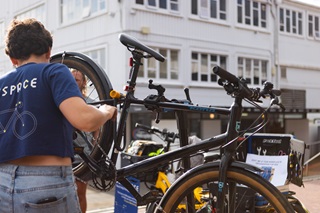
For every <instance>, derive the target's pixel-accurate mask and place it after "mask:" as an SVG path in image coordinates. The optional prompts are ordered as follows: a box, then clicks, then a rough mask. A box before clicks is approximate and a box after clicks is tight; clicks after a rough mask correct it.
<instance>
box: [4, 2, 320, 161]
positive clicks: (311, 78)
mask: <svg viewBox="0 0 320 213" xmlns="http://www.w3.org/2000/svg"><path fill="white" fill-rule="evenodd" d="M1 3H2V4H1V7H0V40H1V43H0V74H1V75H2V74H5V73H6V72H8V71H9V70H11V69H12V65H11V64H10V62H9V60H8V58H7V56H6V55H5V54H4V44H3V42H2V41H3V39H4V35H5V30H6V27H7V25H8V24H9V22H10V21H11V20H12V19H13V18H25V17H34V18H37V19H39V20H41V21H42V22H43V23H44V25H45V26H46V27H47V28H48V29H49V30H50V31H51V33H52V35H53V38H54V46H53V51H52V52H53V54H54V53H57V52H61V51H77V52H82V53H85V54H87V55H89V56H90V57H91V58H93V59H94V60H95V61H96V62H97V63H99V64H100V65H101V66H102V67H103V68H104V70H105V72H106V73H107V75H108V77H109V79H110V80H111V82H112V84H113V88H114V89H116V90H120V91H121V90H122V88H123V85H124V84H125V82H126V80H127V78H128V74H129V66H128V64H129V63H128V60H129V57H130V53H129V52H128V51H127V49H126V48H125V47H124V46H123V45H122V44H121V43H120V42H119V40H118V35H119V33H123V32H124V33H127V34H130V35H132V36H134V37H136V38H137V39H138V40H140V41H141V42H143V43H145V44H146V45H148V46H150V47H152V48H154V49H155V50H157V51H159V52H160V53H161V54H162V55H164V56H165V57H166V59H167V60H166V61H165V62H164V63H160V62H158V61H156V60H154V59H150V60H145V61H144V66H143V69H142V70H141V72H140V76H139V78H138V83H137V89H136V92H135V94H136V96H137V97H139V98H145V97H146V96H147V95H148V94H150V92H153V93H154V91H149V89H148V88H147V84H148V80H149V79H150V78H152V79H153V80H154V83H155V84H162V85H163V86H164V87H165V88H166V92H165V95H166V97H167V98H168V99H172V98H176V99H177V98H180V99H185V98H186V97H185V94H184V92H183V88H185V87H187V88H189V89H190V96H191V100H192V101H193V103H198V104H207V105H214V106H222V107H226V106H230V104H231V103H232V98H231V97H229V96H227V95H226V94H225V91H224V90H223V89H222V88H221V86H219V85H218V83H217V77H216V76H215V75H213V73H212V68H213V66H214V65H219V66H221V67H223V68H225V69H227V70H229V71H230V72H232V73H233V74H235V75H237V76H241V77H243V78H245V79H246V80H247V81H248V82H249V83H250V86H251V87H258V86H261V85H262V84H263V83H264V82H265V81H271V82H273V83H274V84H275V88H276V89H281V91H282V98H281V100H282V103H283V105H284V106H285V107H286V108H287V110H286V111H285V112H282V111H281V110H279V109H273V110H272V113H270V118H271V120H270V123H269V125H267V126H266V127H265V128H264V129H263V132H269V133H289V134H294V135H295V136H296V137H297V138H298V139H300V140H303V141H305V142H306V143H307V144H308V145H310V149H309V150H308V151H307V156H306V158H309V157H311V156H313V155H314V154H315V153H317V152H318V151H320V148H319V147H318V145H317V141H319V140H320V130H319V126H320V98H318V97H319V96H318V95H319V93H320V84H319V79H320V59H319V58H320V6H317V5H312V4H306V3H302V2H300V1H297V0H237V1H236V0H232V1H228V0H184V1H182V0H56V1H49V0H24V1H21V0H10V1H2V2H1ZM262 105H264V106H267V102H265V103H263V104H262ZM243 113H244V118H243V121H242V123H243V124H245V125H246V124H249V123H250V122H252V121H253V120H254V119H255V118H256V117H257V116H258V113H257V112H256V111H255V110H254V109H253V108H252V107H250V106H249V105H245V110H244V112H243ZM154 118H155V115H154V114H153V113H151V112H148V111H147V110H146V109H145V108H144V107H134V108H133V109H132V112H131V114H130V117H129V119H128V121H129V123H128V125H127V126H128V128H127V139H128V140H132V139H137V138H139V137H144V136H143V135H142V136H141V135H139V134H136V132H137V131H135V130H134V124H135V123H136V122H139V123H142V124H146V125H155V123H154ZM227 119H228V118H227V117H223V116H219V115H216V114H213V113H211V114H208V113H203V114H192V113H190V114H189V115H188V121H189V123H190V131H191V134H196V135H197V136H198V137H200V138H206V137H210V136H212V135H213V134H218V133H220V132H222V131H224V130H225V128H226V123H227ZM157 125H158V126H159V127H160V128H161V127H166V128H168V129H170V130H175V129H176V125H175V122H174V115H173V113H172V114H171V113H166V114H164V115H162V116H161V121H160V123H159V124H157Z"/></svg>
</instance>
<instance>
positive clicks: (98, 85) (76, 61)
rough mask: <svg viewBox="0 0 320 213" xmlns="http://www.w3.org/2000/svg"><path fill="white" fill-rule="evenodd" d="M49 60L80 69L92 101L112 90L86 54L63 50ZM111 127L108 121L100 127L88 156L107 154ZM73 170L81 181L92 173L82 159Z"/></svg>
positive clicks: (86, 179)
mask: <svg viewBox="0 0 320 213" xmlns="http://www.w3.org/2000/svg"><path fill="white" fill-rule="evenodd" d="M50 62H51V63H62V64H64V65H66V66H67V67H69V68H70V69H71V68H74V69H76V70H79V71H81V72H82V73H83V74H84V75H85V76H86V77H87V81H88V82H87V87H89V90H90V95H88V98H89V99H91V100H93V102H98V101H101V100H105V99H109V98H110V96H109V93H110V90H112V85H111V83H110V81H109V79H108V76H107V75H106V73H105V72H104V71H103V69H102V68H101V67H100V66H99V65H98V64H96V63H95V62H94V61H93V60H92V59H91V58H89V57H88V56H86V55H84V54H81V53H74V52H64V53H58V54H55V55H53V56H52V57H51V60H50ZM113 129H114V126H113V124H112V122H110V121H108V122H106V123H105V124H104V125H103V126H102V127H101V128H100V134H99V137H98V139H97V141H96V144H95V145H93V148H90V149H89V148H88V149H89V150H88V151H87V152H88V155H90V157H92V158H93V159H95V160H97V161H98V160H100V159H101V156H103V152H105V153H107V154H108V152H109V151H110V149H111V145H112V140H113V136H112V133H113ZM83 134H84V135H85V136H87V135H88V133H85V132H83ZM97 144H99V146H100V147H101V148H102V149H103V150H104V151H102V150H101V148H100V147H99V146H98V145H97ZM86 148H87V147H86ZM73 172H74V175H75V176H76V177H77V178H80V179H81V180H83V181H89V180H91V177H92V176H91V174H92V173H91V172H90V169H89V167H88V166H87V165H86V164H85V163H84V162H83V161H82V162H80V163H78V164H77V165H74V166H73Z"/></svg>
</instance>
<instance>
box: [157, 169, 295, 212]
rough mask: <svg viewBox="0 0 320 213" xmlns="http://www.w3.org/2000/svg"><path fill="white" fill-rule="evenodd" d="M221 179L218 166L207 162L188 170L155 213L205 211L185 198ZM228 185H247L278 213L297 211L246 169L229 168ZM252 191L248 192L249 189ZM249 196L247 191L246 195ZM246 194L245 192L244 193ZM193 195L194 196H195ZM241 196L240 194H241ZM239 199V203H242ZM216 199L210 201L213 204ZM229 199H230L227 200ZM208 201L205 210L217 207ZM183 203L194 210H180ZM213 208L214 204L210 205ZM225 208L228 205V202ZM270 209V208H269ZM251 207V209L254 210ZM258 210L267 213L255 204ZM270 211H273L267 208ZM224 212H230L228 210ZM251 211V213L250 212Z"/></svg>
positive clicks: (172, 187) (278, 193)
mask: <svg viewBox="0 0 320 213" xmlns="http://www.w3.org/2000/svg"><path fill="white" fill-rule="evenodd" d="M218 177H219V167H218V166H217V164H212V163H207V164H204V165H201V166H198V167H196V168H194V169H192V170H189V171H187V172H186V173H185V174H184V175H183V176H181V177H180V178H179V179H178V180H177V181H176V182H175V183H174V184H173V185H172V186H171V187H170V188H169V189H168V191H167V192H166V194H165V195H164V197H163V198H162V199H161V201H160V203H159V206H158V208H157V210H156V212H158V213H160V212H170V213H173V212H188V213H190V212H202V211H200V209H199V208H198V209H196V208H195V207H194V206H191V207H190V204H189V203H187V204H186V203H184V202H185V201H186V199H185V198H186V196H188V195H189V194H190V192H191V193H193V191H194V189H196V188H197V187H202V188H203V189H207V187H208V185H209V184H211V183H213V184H215V183H216V182H217V181H218ZM229 183H237V184H242V185H241V186H246V187H247V188H244V190H249V189H252V190H254V192H256V193H259V194H260V195H262V196H263V197H264V198H265V199H266V200H268V202H269V203H270V204H271V205H272V207H273V208H274V209H275V211H276V212H278V213H290V212H294V210H293V208H292V206H291V204H290V203H289V202H288V200H287V199H286V197H285V196H284V195H283V194H282V193H281V192H280V191H278V190H277V188H276V187H275V186H273V185H272V184H271V183H269V182H268V181H266V180H264V179H263V178H261V176H259V175H257V174H255V173H253V172H250V171H247V170H245V169H243V168H237V167H230V169H229V170H228V172H227V182H226V183H225V186H228V184H229ZM248 188H249V189H248ZM210 193H211V196H212V197H213V194H215V192H214V191H213V190H212V188H211V191H210ZM246 193H247V192H246ZM244 194H245V193H244ZM192 196H194V195H193V194H192ZM238 196H240V198H243V197H241V195H238ZM240 198H239V200H240ZM213 200H214V199H211V201H212V202H214V201H213ZM226 200H227V198H226ZM208 203H209V202H208V200H207V201H204V202H203V203H202V207H208V208H214V207H212V206H211V207H210V206H209V204H208ZM179 204H183V205H185V206H188V208H191V209H184V211H182V209H181V208H180V209H178V205H179ZM210 205H211V204H210ZM237 205H238V206H237V208H240V206H241V205H240V203H239V204H237ZM225 206H228V205H227V203H226V205H225ZM269 207H270V206H269ZM251 208H252V207H251ZM254 208H255V211H253V212H267V211H260V210H263V209H262V208H260V209H259V208H258V209H257V207H256V205H254ZM268 209H269V210H270V209H272V208H268ZM275 211H268V212H275ZM203 212H215V211H213V210H212V209H211V210H210V211H207V209H206V211H203ZM225 212H228V210H226V211H225ZM235 212H246V210H244V211H243V210H238V209H237V210H236V211H235ZM249 212H252V211H250V210H249Z"/></svg>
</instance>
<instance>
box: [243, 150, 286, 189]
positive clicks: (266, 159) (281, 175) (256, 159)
mask: <svg viewBox="0 0 320 213" xmlns="http://www.w3.org/2000/svg"><path fill="white" fill-rule="evenodd" d="M246 163H248V164H251V165H254V166H256V167H259V168H261V169H263V170H264V171H263V173H262V176H263V177H264V178H265V179H267V180H269V181H270V182H271V183H272V184H273V185H274V186H283V185H285V182H286V180H287V176H288V155H281V156H273V155H255V154H250V153H248V154H247V159H246Z"/></svg>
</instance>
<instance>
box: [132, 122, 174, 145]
mask: <svg viewBox="0 0 320 213" xmlns="http://www.w3.org/2000/svg"><path fill="white" fill-rule="evenodd" d="M136 127H138V128H141V129H144V130H146V131H147V132H148V133H151V134H155V133H160V134H161V135H162V136H163V137H164V138H165V140H168V139H169V138H171V139H172V142H174V139H176V138H178V137H179V136H178V134H176V133H174V132H168V130H167V129H163V130H162V131H161V130H159V128H157V127H154V126H152V127H149V126H146V125H143V124H139V123H136Z"/></svg>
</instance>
